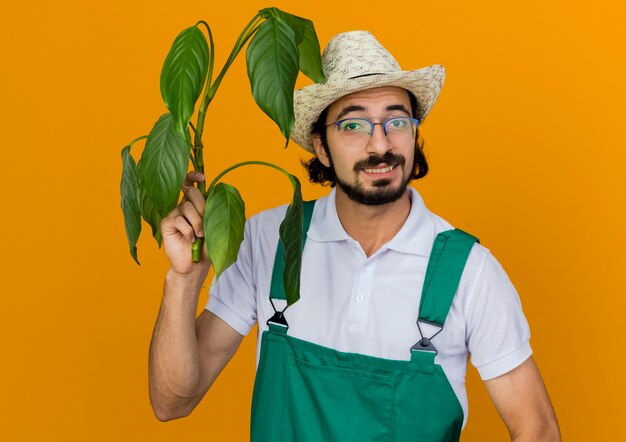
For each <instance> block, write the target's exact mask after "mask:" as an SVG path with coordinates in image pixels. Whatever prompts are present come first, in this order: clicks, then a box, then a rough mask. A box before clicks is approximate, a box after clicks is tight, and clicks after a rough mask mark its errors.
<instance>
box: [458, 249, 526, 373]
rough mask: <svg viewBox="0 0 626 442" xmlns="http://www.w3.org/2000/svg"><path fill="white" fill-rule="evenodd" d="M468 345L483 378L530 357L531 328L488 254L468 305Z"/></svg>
mask: <svg viewBox="0 0 626 442" xmlns="http://www.w3.org/2000/svg"><path fill="white" fill-rule="evenodd" d="M466 339H467V346H468V349H469V352H470V353H471V355H472V364H473V365H474V366H475V367H476V369H477V370H478V372H479V374H480V377H481V379H482V380H484V381H486V380H489V379H493V378H495V377H498V376H501V375H503V374H505V373H507V372H509V371H511V370H513V369H514V368H516V367H517V366H519V365H520V364H521V363H522V362H524V361H525V360H526V359H528V358H529V357H530V355H531V354H532V349H531V347H530V343H529V340H530V329H529V327H528V322H527V321H526V317H525V316H524V313H523V311H522V305H521V302H520V299H519V296H518V294H517V291H516V290H515V287H514V286H513V284H512V283H511V281H510V279H509V277H508V275H507V274H506V272H505V271H504V269H503V268H502V266H501V265H500V263H499V262H498V261H497V260H496V258H495V257H494V256H493V255H491V253H488V254H487V256H486V258H485V262H484V266H483V268H482V271H481V273H480V276H479V277H478V280H477V282H476V287H475V290H474V293H473V297H472V299H471V302H470V305H469V311H468V316H467V335H466Z"/></svg>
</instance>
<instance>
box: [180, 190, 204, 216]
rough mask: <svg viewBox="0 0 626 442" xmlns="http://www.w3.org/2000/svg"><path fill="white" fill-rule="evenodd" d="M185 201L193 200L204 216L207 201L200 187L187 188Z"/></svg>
mask: <svg viewBox="0 0 626 442" xmlns="http://www.w3.org/2000/svg"><path fill="white" fill-rule="evenodd" d="M185 201H189V202H191V203H192V204H193V206H194V207H195V209H196V210H197V211H198V213H199V214H200V216H203V214H204V206H205V205H206V201H205V199H204V195H202V192H200V189H198V188H197V187H190V188H189V189H187V192H185V197H184V198H183V202H185Z"/></svg>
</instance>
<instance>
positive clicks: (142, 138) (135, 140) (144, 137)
mask: <svg viewBox="0 0 626 442" xmlns="http://www.w3.org/2000/svg"><path fill="white" fill-rule="evenodd" d="M146 138H148V135H142V136H140V137H137V138H135V139H134V140H133V141H131V142H130V144H129V145H128V149H130V148H131V147H133V144H135V143H136V142H137V141H139V140H144V139H146Z"/></svg>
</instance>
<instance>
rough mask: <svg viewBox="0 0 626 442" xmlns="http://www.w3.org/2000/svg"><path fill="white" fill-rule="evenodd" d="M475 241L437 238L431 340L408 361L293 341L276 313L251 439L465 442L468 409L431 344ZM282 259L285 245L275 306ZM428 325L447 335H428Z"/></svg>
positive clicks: (425, 313) (431, 275)
mask: <svg viewBox="0 0 626 442" xmlns="http://www.w3.org/2000/svg"><path fill="white" fill-rule="evenodd" d="M312 210H313V202H307V203H305V223H304V227H305V228H304V232H306V231H307V230H308V227H309V224H310V220H311V214H312ZM304 237H305V238H306V234H305V236H304ZM475 241H478V239H477V238H475V237H473V236H471V235H469V234H467V233H465V232H463V231H461V230H459V229H454V230H448V231H445V232H441V233H439V234H438V235H437V237H436V239H435V242H434V244H433V248H432V251H431V254H430V258H429V261H428V266H427V270H426V276H425V279H424V286H423V290H422V296H421V300H420V306H419V318H418V321H417V328H418V330H419V333H420V335H421V336H422V339H420V340H419V341H418V342H417V343H416V344H415V345H414V346H413V347H412V348H407V352H408V353H410V355H411V358H410V360H408V361H401V360H391V359H383V358H377V357H372V356H367V355H362V354H357V353H346V352H340V351H336V350H333V349H331V348H327V347H323V346H321V345H317V344H314V343H311V342H307V341H304V340H301V339H298V338H295V337H292V336H289V335H288V334H287V330H288V325H287V321H286V320H285V317H284V316H283V314H282V313H283V312H280V311H278V312H276V314H275V315H274V316H273V317H272V318H271V319H270V320H269V321H268V325H269V330H267V331H264V332H263V335H262V338H261V355H260V359H259V365H258V369H257V375H256V379H255V383H254V394H253V398H252V420H251V441H252V442H280V441H285V442H286V441H289V442H327V441H328V442H344V441H345V442H347V441H350V442H369V441H389V442H401V441H407V442H408V441H424V442H436V441H458V440H459V437H460V433H461V427H462V424H463V410H462V408H461V405H460V403H459V401H458V399H457V397H456V395H455V393H454V391H453V389H452V387H451V385H450V383H449V382H448V379H447V378H446V375H445V374H444V372H443V370H442V368H441V366H440V365H438V364H435V361H434V359H435V355H436V354H437V350H436V348H435V346H434V345H433V343H431V342H430V340H431V339H432V338H434V337H435V335H436V334H438V333H439V332H440V331H441V330H442V329H443V325H444V322H445V319H446V316H447V315H448V312H449V310H450V306H451V304H452V300H453V298H454V295H455V293H456V290H457V288H458V285H459V281H460V279H461V274H462V273H463V269H464V267H465V262H466V261H467V257H468V255H469V252H470V250H471V248H472V246H473V244H474V242H475ZM283 253H284V252H283V250H282V244H281V243H280V241H279V244H278V250H277V254H276V259H275V263H274V272H273V275H272V286H271V289H270V300H271V299H285V293H284V287H283V286H282V269H283V268H284V254H283ZM272 305H274V304H273V303H272ZM283 311H284V310H283ZM420 323H428V324H433V325H437V326H439V327H441V328H440V329H439V331H438V332H437V333H435V335H433V336H430V337H425V336H424V335H423V334H422V331H421V329H420ZM435 341H436V340H435Z"/></svg>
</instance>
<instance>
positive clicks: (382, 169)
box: [363, 164, 397, 174]
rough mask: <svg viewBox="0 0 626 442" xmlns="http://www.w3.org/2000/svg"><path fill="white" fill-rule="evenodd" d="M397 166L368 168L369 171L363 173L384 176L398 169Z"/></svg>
mask: <svg viewBox="0 0 626 442" xmlns="http://www.w3.org/2000/svg"><path fill="white" fill-rule="evenodd" d="M396 166H397V164H394V165H393V166H386V167H376V168H371V169H370V168H367V169H365V168H364V169H363V171H365V172H367V173H373V174H377V173H380V174H383V173H388V172H391V171H392V170H393V169H394V167H396Z"/></svg>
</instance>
